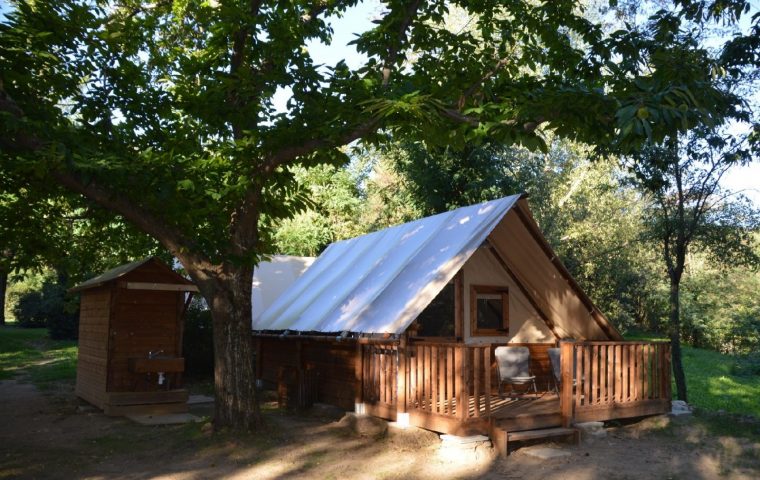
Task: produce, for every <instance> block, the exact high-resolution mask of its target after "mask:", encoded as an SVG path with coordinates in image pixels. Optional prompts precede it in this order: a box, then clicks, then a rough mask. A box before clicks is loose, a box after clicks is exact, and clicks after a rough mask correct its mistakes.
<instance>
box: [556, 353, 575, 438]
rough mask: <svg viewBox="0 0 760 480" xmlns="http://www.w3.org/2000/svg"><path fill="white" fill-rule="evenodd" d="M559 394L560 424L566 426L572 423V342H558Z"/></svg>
mask: <svg viewBox="0 0 760 480" xmlns="http://www.w3.org/2000/svg"><path fill="white" fill-rule="evenodd" d="M559 348H560V351H559V356H560V389H561V391H560V396H559V408H560V412H561V414H562V426H563V427H565V428H567V427H569V426H570V425H571V424H572V423H573V360H574V358H573V343H572V342H567V341H565V342H560V344H559Z"/></svg>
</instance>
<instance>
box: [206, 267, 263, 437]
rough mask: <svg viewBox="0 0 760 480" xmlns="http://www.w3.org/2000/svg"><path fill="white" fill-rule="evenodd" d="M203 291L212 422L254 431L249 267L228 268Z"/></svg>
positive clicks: (257, 414)
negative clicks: (210, 348)
mask: <svg viewBox="0 0 760 480" xmlns="http://www.w3.org/2000/svg"><path fill="white" fill-rule="evenodd" d="M226 270H227V272H225V275H224V279H223V281H221V282H219V283H217V287H216V288H215V289H214V291H213V292H209V293H204V297H205V298H206V300H207V301H208V303H209V307H210V309H211V316H212V318H213V326H214V328H213V335H214V386H215V391H216V399H215V403H214V409H215V415H214V425H215V426H216V427H225V426H233V427H234V428H236V429H239V430H255V429H256V428H257V427H259V426H260V425H261V414H260V409H259V402H258V395H257V392H256V385H255V382H256V378H255V372H256V369H255V368H254V355H253V353H254V352H253V337H252V336H251V286H252V285H251V284H252V280H253V268H252V267H234V268H233V267H229V268H227V269H226Z"/></svg>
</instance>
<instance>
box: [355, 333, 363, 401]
mask: <svg viewBox="0 0 760 480" xmlns="http://www.w3.org/2000/svg"><path fill="white" fill-rule="evenodd" d="M363 360H364V354H363V352H362V344H361V343H359V342H356V356H355V357H354V411H355V412H356V413H363V412H358V411H357V410H359V409H360V408H361V407H360V405H362V404H363V403H364V398H363V397H364V395H363V391H364V361H363Z"/></svg>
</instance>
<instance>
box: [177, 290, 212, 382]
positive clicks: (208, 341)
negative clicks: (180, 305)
mask: <svg viewBox="0 0 760 480" xmlns="http://www.w3.org/2000/svg"><path fill="white" fill-rule="evenodd" d="M182 355H183V356H184V357H185V371H186V372H187V373H188V374H190V375H206V374H211V373H213V372H214V337H213V335H212V333H211V312H210V311H209V309H208V308H207V307H206V304H205V302H204V301H203V300H199V299H198V298H197V297H196V298H194V299H193V301H192V303H191V304H190V307H189V308H188V309H187V312H186V313H185V331H184V336H183V343H182Z"/></svg>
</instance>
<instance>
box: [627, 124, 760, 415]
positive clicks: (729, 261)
mask: <svg viewBox="0 0 760 480" xmlns="http://www.w3.org/2000/svg"><path fill="white" fill-rule="evenodd" d="M751 158H752V153H751V151H750V150H748V149H747V142H746V137H744V138H741V137H736V136H732V135H725V134H721V132H715V131H714V130H709V129H706V130H699V131H697V132H694V133H692V134H690V135H688V136H687V137H686V138H685V139H683V141H681V142H679V141H678V139H677V137H676V138H673V139H672V140H671V141H669V142H667V143H666V144H665V145H661V146H652V147H649V148H647V149H645V150H644V151H643V152H642V153H641V154H640V155H637V156H636V157H634V158H632V159H631V161H630V163H629V168H630V171H631V173H632V175H633V181H634V183H635V185H636V186H638V187H639V188H640V189H641V190H642V191H643V192H646V193H647V194H649V195H651V196H652V198H653V206H652V208H650V209H649V210H648V211H647V212H646V218H647V220H648V223H649V228H648V231H649V234H650V235H651V238H653V239H655V240H656V241H657V242H658V243H659V244H660V253H661V255H662V261H663V263H664V266H665V268H666V272H667V277H668V281H669V287H670V293H669V302H668V305H669V314H668V322H669V325H668V326H669V330H670V341H671V349H672V356H673V374H674V377H675V382H676V389H677V395H678V398H679V399H681V400H684V401H686V400H687V398H688V397H687V388H686V378H685V375H684V371H683V363H682V360H681V316H682V314H681V280H682V278H683V274H684V271H685V268H686V262H687V258H688V255H689V252H690V251H691V250H695V251H701V252H704V253H705V254H706V255H707V256H708V258H709V259H710V261H711V262H712V263H714V264H726V265H732V266H735V265H757V264H758V262H760V258H759V257H758V255H757V253H756V251H755V249H754V246H753V239H754V238H753V232H754V231H756V229H757V228H758V226H760V215H759V213H758V212H757V211H756V210H754V209H753V208H752V207H751V204H750V203H749V202H748V201H746V200H745V199H743V198H742V197H741V196H735V195H733V194H731V193H726V192H724V191H722V189H721V188H720V180H721V178H722V177H723V175H724V174H725V173H726V172H727V171H728V170H729V169H730V168H731V167H732V166H734V165H738V164H742V163H746V162H747V161H749V160H750V159H751Z"/></svg>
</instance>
